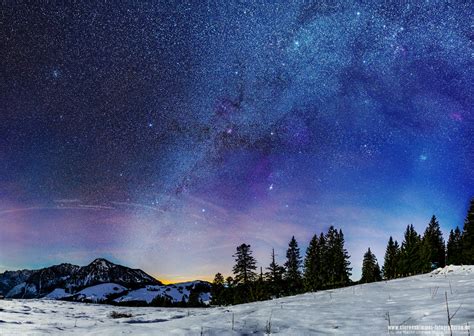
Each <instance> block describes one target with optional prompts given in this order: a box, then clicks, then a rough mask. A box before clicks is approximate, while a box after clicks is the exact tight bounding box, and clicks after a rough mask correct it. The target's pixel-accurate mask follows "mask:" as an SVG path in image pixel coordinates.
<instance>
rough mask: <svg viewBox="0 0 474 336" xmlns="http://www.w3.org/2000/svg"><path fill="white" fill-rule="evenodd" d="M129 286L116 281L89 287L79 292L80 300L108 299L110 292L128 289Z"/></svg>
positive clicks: (97, 300)
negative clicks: (126, 286)
mask: <svg viewBox="0 0 474 336" xmlns="http://www.w3.org/2000/svg"><path fill="white" fill-rule="evenodd" d="M126 290H127V288H125V287H123V286H121V285H118V284H116V283H105V284H100V285H96V286H91V287H87V288H85V289H83V290H81V291H80V292H78V293H77V294H75V295H77V297H78V299H79V300H88V301H93V302H100V301H103V300H106V299H107V297H108V296H109V295H110V294H117V293H121V292H124V291H126Z"/></svg>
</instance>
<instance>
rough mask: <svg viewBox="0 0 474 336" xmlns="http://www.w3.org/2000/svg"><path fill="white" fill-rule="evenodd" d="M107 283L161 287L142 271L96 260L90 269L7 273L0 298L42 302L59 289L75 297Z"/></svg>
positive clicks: (65, 267) (2, 279) (1, 279)
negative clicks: (81, 292)
mask: <svg viewBox="0 0 474 336" xmlns="http://www.w3.org/2000/svg"><path fill="white" fill-rule="evenodd" d="M103 283H116V284H119V285H122V286H126V287H129V288H139V287H142V286H146V285H161V282H160V281H158V280H156V279H155V278H153V277H152V276H150V275H148V274H146V273H145V272H143V271H142V270H139V269H132V268H129V267H125V266H122V265H117V264H114V263H112V262H110V261H108V260H106V259H103V258H99V259H95V260H94V261H93V262H91V263H90V264H89V265H87V266H83V267H81V266H77V265H71V264H60V265H54V266H51V267H46V268H42V269H39V270H22V271H15V272H11V271H7V272H5V273H3V274H0V284H1V287H0V294H2V295H4V296H5V297H7V298H38V297H43V296H45V295H46V294H49V293H50V292H51V291H53V290H54V289H56V288H62V289H64V290H65V291H66V292H68V293H75V292H77V291H79V290H81V289H83V288H86V287H89V286H94V285H98V284H103Z"/></svg>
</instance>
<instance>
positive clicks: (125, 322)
mask: <svg viewBox="0 0 474 336" xmlns="http://www.w3.org/2000/svg"><path fill="white" fill-rule="evenodd" d="M445 293H447V296H448V303H449V310H450V314H451V315H453V314H454V313H455V312H456V311H457V312H456V313H455V316H454V318H453V320H452V324H453V325H454V326H455V327H459V326H461V327H464V328H466V326H467V323H469V324H472V323H474V266H450V267H446V268H444V269H442V270H441V269H438V270H436V271H434V272H433V273H431V274H425V275H419V276H414V277H409V278H404V279H397V280H392V281H387V282H378V283H372V284H365V285H358V286H353V287H347V288H341V289H336V290H328V291H321V292H317V293H308V294H303V295H297V296H293V297H286V298H282V299H277V300H272V301H265V302H257V303H250V304H243V305H238V306H231V307H216V308H200V309H198V308H195V309H192V308H191V309H184V308H150V307H142V308H129V307H115V306H108V305H96V304H84V303H72V302H62V301H54V300H44V299H42V300H0V335H43V334H44V335H46V334H48V335H55V334H61V335H64V334H67V335H70V334H71V335H119V334H130V335H248V334H256V335H263V334H265V333H266V332H271V334H279V335H324V334H338V335H387V334H388V331H387V330H388V329H387V326H388V324H389V321H388V320H389V319H390V324H391V325H392V326H399V325H401V326H404V327H409V328H410V326H413V325H418V326H428V327H430V326H434V325H437V326H440V327H439V328H442V327H447V313H446V302H445ZM112 311H116V312H120V313H129V314H132V316H131V317H125V318H115V319H114V318H111V317H110V314H111V312H112ZM232 321H234V322H232ZM390 334H391V335H402V334H404V335H407V334H412V335H449V332H439V331H438V332H437V333H435V332H433V331H430V332H426V331H425V332H420V331H418V332H415V331H413V332H407V331H406V330H405V333H401V331H398V332H397V331H391V333H390ZM453 334H454V335H468V332H467V331H466V330H464V331H455V332H453ZM471 334H474V330H473V331H472V332H471Z"/></svg>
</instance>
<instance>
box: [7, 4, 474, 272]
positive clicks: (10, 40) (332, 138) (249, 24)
mask: <svg viewBox="0 0 474 336" xmlns="http://www.w3.org/2000/svg"><path fill="white" fill-rule="evenodd" d="M472 10H473V7H472V3H470V2H469V1H465V2H462V1H458V2H452V3H442V2H436V1H424V2H421V1H414V2H410V1H380V2H377V1H342V2H340V3H338V2H332V1H303V2H295V1H291V2H290V1H286V2H271V1H255V2H253V1H252V2H251V1H249V2H244V1H236V2H227V3H224V2H216V1H194V2H187V1H186V2H176V3H173V2H151V3H146V2H140V3H139V4H121V5H118V4H113V3H107V4H105V3H103V4H97V3H75V4H71V3H69V4H59V3H57V4H15V3H10V4H3V5H2V7H1V8H0V22H1V25H0V59H1V60H2V62H1V64H0V225H1V231H0V268H3V269H5V268H9V269H12V268H17V267H39V266H44V265H48V264H51V263H56V262H62V261H69V262H76V263H86V262H88V261H89V260H90V259H91V258H94V257H96V256H99V255H100V256H106V257H109V258H111V259H113V260H115V261H119V262H122V263H125V264H131V265H133V266H137V267H142V268H144V269H145V270H147V271H149V272H150V273H153V274H155V275H156V276H157V277H161V278H163V279H175V280H176V279H185V278H186V279H188V278H191V277H202V278H206V277H209V276H211V275H212V274H213V273H215V272H217V271H222V272H224V273H226V272H227V273H228V272H229V271H230V266H231V263H232V253H233V250H234V249H235V246H236V245H237V244H240V243H242V242H243V241H245V242H247V243H250V244H251V245H252V247H253V248H254V250H255V251H256V255H257V257H258V259H259V261H261V263H262V264H263V265H265V264H266V263H267V262H268V261H269V256H270V251H271V248H272V247H274V248H275V249H276V250H277V251H279V252H278V253H279V258H280V259H281V258H283V256H284V249H285V246H286V244H287V242H288V241H289V239H290V238H291V236H292V235H293V234H294V235H295V236H296V238H297V240H298V241H299V242H300V244H301V245H302V247H305V246H306V245H307V243H308V241H309V238H310V237H311V235H312V234H314V233H319V232H320V231H321V230H326V229H327V227H328V226H329V225H335V226H337V227H342V229H343V230H344V232H345V234H346V240H347V243H348V249H349V252H350V254H351V255H352V262H353V267H354V271H355V274H356V275H357V273H358V269H359V268H360V265H359V264H360V260H361V254H362V251H363V250H365V249H366V248H367V247H368V246H371V248H372V250H374V251H375V252H376V254H377V257H378V258H379V260H380V259H382V257H383V249H384V244H385V243H386V240H387V239H388V236H389V235H394V236H395V237H396V238H397V239H400V238H401V234H402V232H403V228H404V226H406V225H407V224H409V223H414V224H415V227H416V228H417V229H418V230H419V231H422V230H423V229H424V227H425V225H426V223H427V222H428V220H429V218H430V217H431V215H432V214H433V213H434V214H436V215H437V216H438V217H439V218H440V222H441V225H442V228H443V230H444V231H445V233H446V231H448V230H449V229H450V228H453V227H455V226H456V225H462V221H463V216H464V214H465V209H466V206H467V203H468V200H469V197H470V196H472V192H473V190H474V173H473V172H474V146H473V143H472V139H471V138H472V135H471V134H473V133H474V118H473V112H472V106H473V85H472V84H473V79H474V78H473V71H472V70H473V68H472V55H473V49H472V37H473V35H472V28H471V27H470V24H469V23H470V15H471V14H472Z"/></svg>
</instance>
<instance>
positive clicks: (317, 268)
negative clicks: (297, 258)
mask: <svg viewBox="0 0 474 336" xmlns="http://www.w3.org/2000/svg"><path fill="white" fill-rule="evenodd" d="M320 249H321V248H320V246H319V240H318V236H317V235H314V236H313V238H312V239H311V241H310V242H309V245H308V248H307V250H306V257H305V259H304V287H305V290H307V291H312V292H313V291H316V290H317V289H319V288H321V283H320V276H319V273H320V272H321V259H320Z"/></svg>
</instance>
